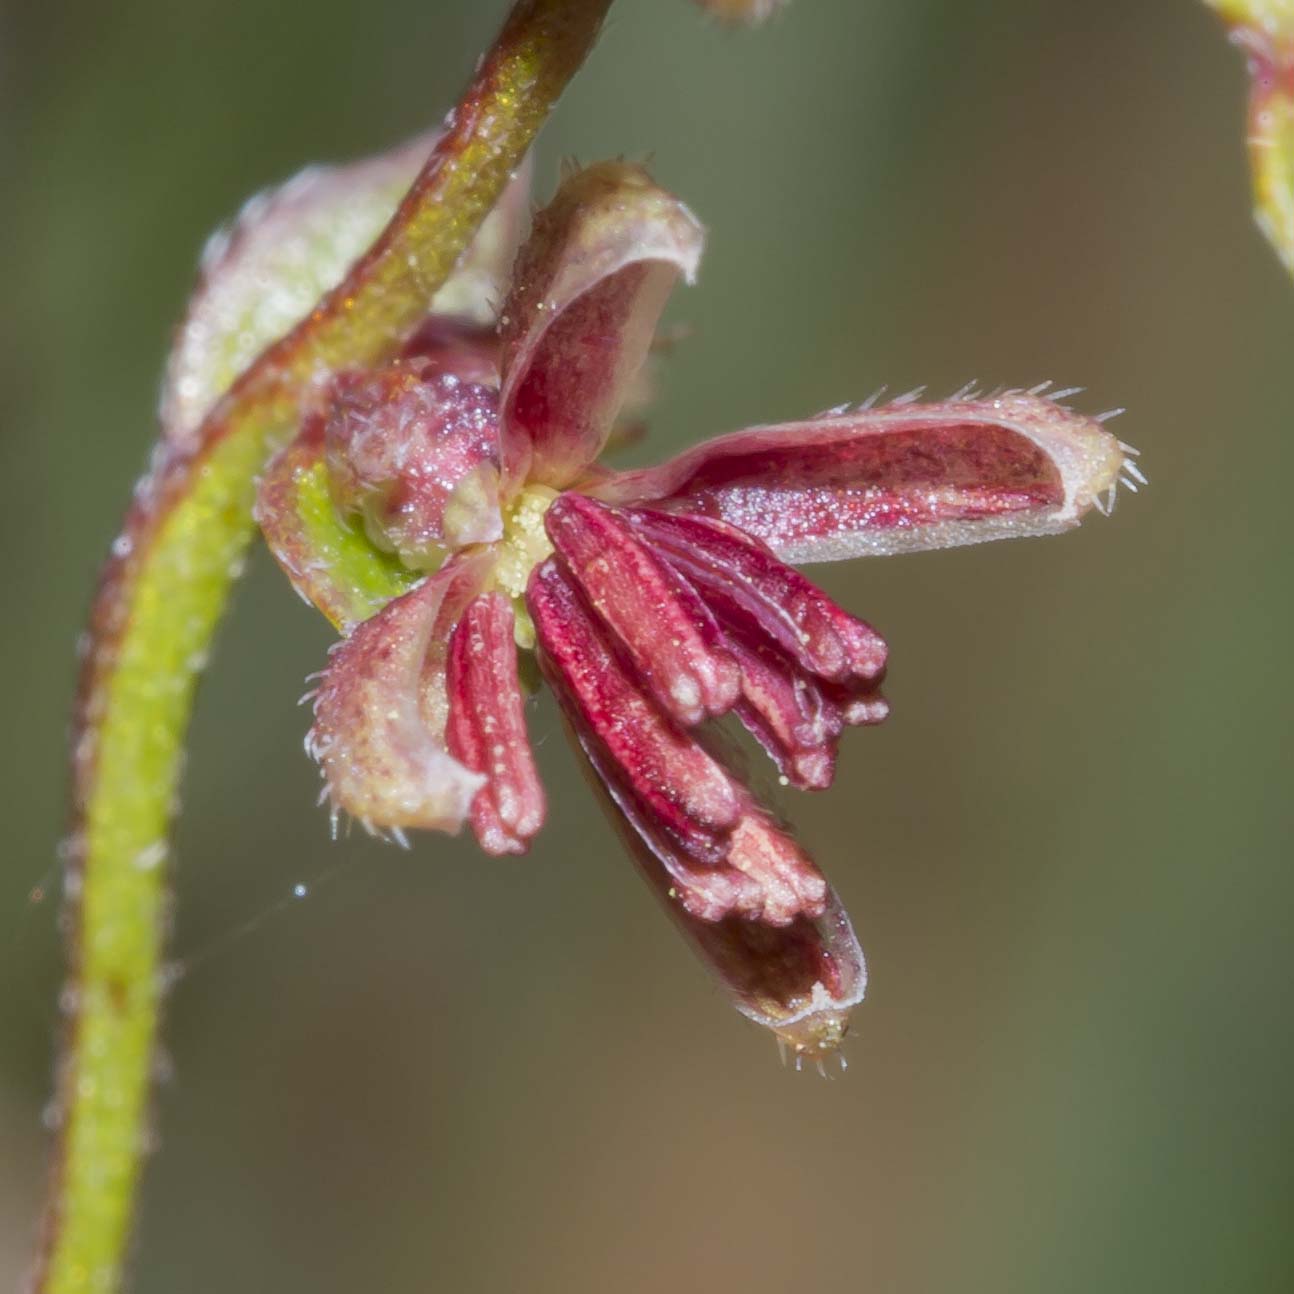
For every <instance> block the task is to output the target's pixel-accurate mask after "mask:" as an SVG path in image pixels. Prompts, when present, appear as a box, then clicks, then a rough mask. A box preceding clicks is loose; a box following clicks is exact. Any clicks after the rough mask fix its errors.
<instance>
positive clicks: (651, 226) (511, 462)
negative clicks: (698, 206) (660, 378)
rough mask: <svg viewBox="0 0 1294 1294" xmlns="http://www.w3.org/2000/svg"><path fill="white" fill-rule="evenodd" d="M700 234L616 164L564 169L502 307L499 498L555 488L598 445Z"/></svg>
mask: <svg viewBox="0 0 1294 1294" xmlns="http://www.w3.org/2000/svg"><path fill="white" fill-rule="evenodd" d="M701 243H702V232H701V227H700V226H699V225H698V224H697V222H696V220H695V218H694V217H693V216H692V214H691V212H689V211H688V209H687V208H686V207H685V206H684V205H683V204H682V203H681V202H679V201H678V199H676V198H674V197H672V196H671V195H670V194H668V193H666V192H665V191H664V190H662V189H659V188H657V187H656V185H654V184H653V183H652V181H651V179H650V178H649V177H648V175H647V174H646V172H645V171H643V170H642V169H641V168H640V167H636V166H629V165H627V164H625V163H623V162H603V163H600V164H599V165H597V166H592V167H589V168H588V169H587V170H583V171H578V172H576V173H575V174H573V175H571V176H569V177H567V179H566V180H565V181H564V183H563V184H562V186H561V188H560V189H559V190H558V192H557V195H556V197H555V198H554V199H553V201H552V202H551V203H550V204H549V205H548V207H546V208H545V209H544V210H543V211H541V212H540V213H539V214H538V215H537V216H536V217H535V224H534V228H533V230H532V232H531V235H530V238H529V239H528V240H527V242H526V243H525V245H524V246H523V247H522V249H521V251H520V253H519V254H518V256H517V262H516V265H515V267H514V270H513V284H512V291H511V293H510V295H509V297H508V299H507V301H506V302H505V304H504V307H503V310H502V312H501V314H500V317H499V327H500V333H501V337H502V341H503V388H502V397H501V408H502V425H503V471H504V495H505V498H510V497H511V495H512V493H513V492H515V490H516V489H518V488H519V487H520V486H521V484H522V483H523V482H524V481H526V480H529V481H531V482H538V483H540V484H543V485H549V486H553V487H555V488H559V489H560V488H561V487H562V486H564V485H566V484H567V483H569V482H570V481H571V480H572V479H573V478H574V477H575V475H576V474H577V473H578V472H580V471H581V470H582V469H583V468H584V467H586V466H587V465H588V464H589V463H591V462H593V460H594V459H595V458H597V456H598V454H600V453H601V452H602V447H603V445H604V444H605V443H606V438H607V435H608V433H609V432H610V429H611V425H612V423H613V422H614V420H615V417H616V414H617V413H618V412H619V410H620V407H621V405H622V404H623V403H624V400H625V397H626V395H627V393H628V392H629V391H630V389H631V388H632V386H633V383H634V380H635V378H636V376H637V373H638V370H639V368H640V367H641V365H642V363H643V360H644V358H645V357H646V355H647V349H648V347H649V346H650V344H651V340H652V332H653V330H654V328H655V326H656V321H657V319H658V318H659V316H660V312H661V309H662V308H663V307H664V304H665V298H666V296H667V295H668V294H669V291H670V289H671V288H672V287H673V285H674V281H675V280H676V279H677V278H678V276H679V275H680V274H682V275H684V276H685V277H686V278H687V279H689V280H690V279H691V278H692V277H693V275H694V274H695V272H696V265H697V261H698V259H699V258H700V254H701Z"/></svg>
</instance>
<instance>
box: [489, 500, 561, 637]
mask: <svg viewBox="0 0 1294 1294" xmlns="http://www.w3.org/2000/svg"><path fill="white" fill-rule="evenodd" d="M555 498H557V491H556V490H552V489H549V488H548V486H546V485H527V486H524V487H523V488H522V490H521V492H520V493H519V494H518V495H517V497H516V498H515V499H514V500H513V501H512V504H511V506H510V507H509V508H508V509H507V511H506V512H505V513H504V514H503V538H502V540H501V541H500V542H499V556H498V560H497V561H496V562H495V565H494V584H495V587H496V588H498V589H499V590H500V592H502V593H506V594H507V595H508V597H510V598H511V599H512V602H513V609H514V610H515V612H516V617H517V629H516V638H517V646H518V647H533V646H534V645H535V627H534V625H533V624H532V623H531V620H530V613H529V612H528V611H527V610H526V606H525V601H524V599H525V593H526V582H527V581H528V580H529V579H530V572H531V571H532V570H534V568H535V567H536V566H538V565H539V563H540V562H542V561H543V560H544V558H545V557H547V556H548V555H549V554H550V553H551V552H552V551H553V545H552V544H551V543H550V542H549V539H548V533H547V531H545V530H544V514H545V513H546V512H547V511H548V509H549V507H550V506H551V505H552V502H553V500H554V499H555Z"/></svg>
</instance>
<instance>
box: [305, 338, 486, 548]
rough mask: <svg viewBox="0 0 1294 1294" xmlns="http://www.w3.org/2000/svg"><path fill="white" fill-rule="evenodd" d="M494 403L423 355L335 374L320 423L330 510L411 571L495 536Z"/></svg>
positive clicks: (481, 387) (481, 389)
mask: <svg viewBox="0 0 1294 1294" xmlns="http://www.w3.org/2000/svg"><path fill="white" fill-rule="evenodd" d="M497 408H498V398H497V395H496V393H495V391H494V389H493V388H492V387H489V386H485V385H482V384H481V383H479V382H474V381H469V380H464V379H463V378H462V377H460V376H459V375H458V374H457V373H454V372H449V371H444V370H438V368H437V366H435V365H433V364H431V363H429V362H427V361H425V360H420V359H410V360H402V361H399V362H397V363H395V364H391V365H389V366H388V367H387V368H384V369H380V370H378V371H376V372H364V373H348V374H343V375H342V377H340V378H339V379H338V380H337V381H336V383H334V386H333V390H332V404H331V408H330V409H329V412H328V415H327V421H326V424H325V429H324V443H325V454H326V458H327V463H328V471H329V483H330V487H331V489H332V494H333V499H334V501H335V502H336V504H337V507H338V508H339V509H340V510H341V511H342V512H343V513H347V512H349V513H356V514H358V515H359V516H360V517H362V518H363V521H364V525H365V528H366V530H367V531H368V535H369V538H370V539H371V540H372V541H373V543H374V544H375V545H376V546H377V547H379V548H381V549H383V550H385V551H387V552H393V553H395V554H397V555H398V556H399V558H400V560H401V561H402V562H404V563H405V565H407V566H409V567H412V568H414V569H428V568H433V567H435V566H437V565H439V563H440V561H441V559H442V558H443V556H444V552H445V549H446V548H459V547H462V546H463V545H465V544H472V543H488V542H490V541H491V540H495V539H498V538H499V537H500V535H501V534H502V533H503V523H502V520H501V518H500V515H499V498H498V477H499V474H498V457H497V453H498V422H497V417H496V411H497Z"/></svg>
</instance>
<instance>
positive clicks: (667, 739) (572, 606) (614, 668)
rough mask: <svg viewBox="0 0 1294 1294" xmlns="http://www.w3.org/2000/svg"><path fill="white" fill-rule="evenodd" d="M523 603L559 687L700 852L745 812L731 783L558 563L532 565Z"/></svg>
mask: <svg viewBox="0 0 1294 1294" xmlns="http://www.w3.org/2000/svg"><path fill="white" fill-rule="evenodd" d="M526 605H527V607H528V608H529V610H530V614H531V616H532V617H533V619H534V622H535V632H536V635H537V636H538V640H539V644H540V646H541V647H542V649H543V653H544V656H545V658H546V660H547V661H548V662H549V664H550V666H551V668H550V669H549V670H548V671H547V672H548V673H549V674H550V675H552V674H556V676H558V678H559V680H560V685H561V690H562V692H563V693H564V694H566V695H568V696H569V697H570V698H571V700H572V701H573V702H574V704H575V705H576V706H577V708H578V711H579V713H580V715H581V716H582V717H583V719H584V721H585V722H586V723H587V724H588V725H589V727H590V728H591V729H592V731H593V732H594V733H595V734H596V735H597V737H598V739H599V740H600V741H601V742H602V744H603V745H604V746H605V747H606V748H607V750H608V752H609V754H610V756H611V758H612V759H613V760H614V761H615V763H616V764H617V765H618V766H619V767H620V768H622V769H624V770H625V774H626V776H627V777H628V778H629V780H630V781H631V782H632V784H633V786H634V787H635V789H636V792H637V794H638V795H639V797H640V798H641V799H642V800H643V801H644V803H645V804H646V805H647V806H648V807H649V808H650V810H651V812H652V813H653V814H655V815H656V816H657V817H659V818H660V819H661V820H662V821H663V822H665V823H667V824H668V825H669V827H670V829H671V830H672V831H674V832H675V833H676V834H677V835H678V836H679V837H680V839H683V840H687V841H689V842H691V844H692V845H693V847H695V848H696V849H698V851H701V852H703V853H706V852H710V851H711V850H712V848H713V840H714V834H715V833H716V832H722V831H725V830H727V829H729V828H731V827H732V826H733V825H734V824H735V823H736V821H737V819H738V817H739V816H740V812H741V800H740V796H739V794H738V792H737V788H736V787H735V786H734V784H733V782H732V780H731V779H730V778H729V777H728V775H727V774H726V773H725V772H724V770H723V769H722V768H721V767H720V766H719V764H718V763H717V762H716V761H715V760H714V759H712V758H711V757H710V756H709V755H708V754H706V752H705V751H704V750H702V749H701V747H700V746H698V745H697V744H696V743H695V742H694V741H693V740H692V739H691V738H690V737H688V736H687V735H686V734H685V733H683V732H682V731H680V730H679V729H678V728H676V727H675V726H674V725H673V724H671V723H670V722H669V720H668V719H667V718H666V716H665V715H664V714H663V713H662V712H661V711H660V710H659V709H658V708H657V706H656V705H655V704H654V702H653V701H652V699H651V698H650V697H649V696H648V695H647V694H646V693H645V692H644V691H643V690H642V689H641V688H640V687H639V685H638V682H637V680H635V679H634V678H633V677H632V676H631V675H630V674H629V673H628V672H627V671H626V670H625V668H624V667H623V665H622V664H621V663H620V661H619V660H617V658H616V656H615V653H614V652H613V651H612V649H611V646H610V645H609V643H608V642H607V640H606V638H605V637H604V636H603V634H602V632H600V630H599V627H598V625H597V623H596V622H595V621H594V619H593V617H592V615H591V614H590V612H589V610H588V609H587V607H586V606H585V605H584V603H583V601H582V599H581V598H580V595H579V592H578V591H577V589H576V587H575V585H574V584H573V583H572V582H571V581H570V579H569V577H568V576H566V574H565V573H564V572H563V571H562V570H561V568H560V567H559V566H558V565H557V563H556V562H555V561H553V560H552V559H551V558H549V559H548V560H547V561H545V562H543V563H541V564H540V565H539V566H538V567H536V568H535V571H534V574H533V575H532V576H531V577H530V584H529V587H528V589H527V591H526Z"/></svg>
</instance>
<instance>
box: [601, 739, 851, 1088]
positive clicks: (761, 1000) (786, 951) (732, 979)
mask: <svg viewBox="0 0 1294 1294" xmlns="http://www.w3.org/2000/svg"><path fill="white" fill-rule="evenodd" d="M580 741H581V745H582V746H583V748H584V750H585V752H586V754H588V756H589V762H590V768H591V769H592V771H593V774H594V776H593V777H592V778H590V781H591V782H592V783H593V785H594V786H595V788H596V789H597V790H599V791H600V792H602V797H601V798H602V801H603V804H604V806H605V807H607V809H608V811H609V815H610V817H611V819H612V821H613V822H614V824H615V826H616V828H617V830H618V831H619V833H620V836H621V838H622V839H623V840H624V842H625V844H626V846H627V847H628V849H629V852H630V854H631V855H632V856H633V858H634V861H635V862H636V863H637V865H638V868H639V871H640V872H641V874H642V876H643V878H644V879H645V880H646V881H647V883H648V884H649V885H650V886H651V888H652V889H653V891H654V892H655V893H656V895H657V896H658V897H659V898H660V900H661V902H662V905H663V906H664V908H665V910H666V911H667V912H668V913H669V915H670V917H671V919H672V920H673V921H674V923H675V924H676V925H677V926H678V928H679V930H680V932H681V933H682V934H683V936H684V937H685V938H686V939H687V941H688V942H689V943H690V944H691V945H692V947H693V949H694V950H695V952H696V953H697V955H698V956H699V957H700V959H701V960H702V962H704V963H705V965H706V967H707V969H708V970H709V971H710V973H711V974H712V975H713V976H714V977H715V979H716V980H717V981H718V982H719V984H720V986H721V987H722V989H723V991H724V992H725V993H726V994H727V996H728V998H729V1000H730V1001H731V1002H732V1004H733V1006H735V1007H736V1008H737V1010H738V1011H740V1012H741V1013H742V1014H743V1015H744V1016H746V1017H747V1018H748V1019H750V1020H753V1021H754V1022H755V1023H756V1024H759V1025H762V1026H763V1027H764V1028H766V1029H770V1030H772V1032H773V1033H774V1034H775V1035H776V1036H777V1038H778V1040H779V1042H780V1043H783V1044H784V1045H786V1046H788V1047H789V1048H790V1049H791V1051H792V1052H793V1054H794V1055H795V1057H796V1064H797V1066H798V1065H799V1063H800V1061H801V1059H807V1060H809V1061H811V1062H815V1061H818V1060H821V1059H822V1058H823V1057H826V1056H828V1055H830V1054H831V1053H832V1052H834V1051H835V1050H836V1049H837V1048H838V1047H839V1045H840V1042H841V1040H842V1038H843V1037H844V1034H845V1030H846V1029H847V1027H848V1020H849V1012H850V1010H851V1008H853V1007H854V1006H857V1005H858V1003H859V1002H861V1001H862V1000H863V994H864V992H865V990H866V988H867V969H866V965H865V963H864V960H863V951H862V949H861V948H860V947H859V945H858V939H857V937H856V936H855V934H854V931H853V928H852V926H851V925H850V923H849V918H848V917H847V916H846V915H845V912H844V909H843V908H842V907H841V906H840V902H839V900H838V899H837V898H836V896H835V894H834V893H832V892H831V890H830V889H829V888H828V887H827V885H826V883H825V881H822V882H821V885H822V891H821V893H822V898H821V901H820V902H819V903H818V904H816V905H815V908H814V915H808V914H804V913H802V914H800V915H798V916H795V917H794V918H793V919H791V920H790V921H788V922H785V923H783V924H777V925H775V924H770V923H767V922H764V921H755V920H750V919H749V918H747V917H745V916H742V915H738V909H737V908H735V907H729V908H727V909H726V911H725V904H724V902H723V900H722V899H720V898H716V899H715V900H714V901H712V902H710V903H709V904H708V906H707V905H706V904H705V903H703V902H702V901H700V900H698V898H697V896H696V893H695V892H694V891H693V890H692V889H690V888H689V884H688V880H689V878H690V877H691V876H692V875H693V874H694V873H695V872H696V868H695V867H694V866H693V865H692V864H691V862H690V860H689V859H687V858H686V857H685V856H683V855H680V854H679V853H678V852H677V851H674V852H671V851H670V849H669V847H668V841H667V839H666V838H665V837H663V836H662V835H661V834H660V833H659V832H655V831H653V830H652V825H651V823H650V821H647V822H645V821H644V819H643V816H642V815H641V814H639V813H637V812H636V810H635V806H634V804H633V797H632V796H628V797H626V796H625V795H624V792H623V788H622V787H620V786H619V785H618V784H617V782H616V779H615V777H614V775H613V776H611V777H608V776H607V769H606V767H605V761H601V762H600V760H599V754H598V750H597V744H596V742H592V741H590V740H588V739H587V737H585V736H583V735H581V737H580ZM626 801H627V805H628V807H626ZM782 839H783V840H788V839H789V838H787V837H785V836H783V837H782ZM805 861H806V862H807V860H805ZM810 865H811V864H810ZM725 875H726V873H725V872H723V871H720V870H719V869H714V870H713V871H712V872H711V873H710V876H718V877H720V878H722V877H723V876H725ZM701 879H702V880H705V879H708V878H706V877H702V878H701ZM819 879H820V880H821V878H820V877H819ZM703 897H705V898H709V897H710V896H709V895H706V896H703ZM715 914H718V915H715Z"/></svg>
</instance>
